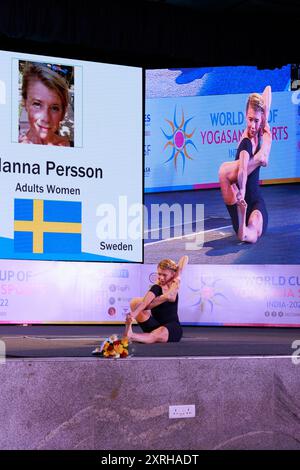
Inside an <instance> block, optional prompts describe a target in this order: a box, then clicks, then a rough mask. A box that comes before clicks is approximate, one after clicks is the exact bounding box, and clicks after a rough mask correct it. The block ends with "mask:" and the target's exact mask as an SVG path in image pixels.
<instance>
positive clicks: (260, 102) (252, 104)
mask: <svg viewBox="0 0 300 470" xmlns="http://www.w3.org/2000/svg"><path fill="white" fill-rule="evenodd" d="M249 108H252V109H253V110H254V111H255V112H257V111H260V112H261V115H262V119H261V126H260V131H259V134H260V135H261V134H262V132H263V129H264V127H265V125H266V107H265V102H264V99H263V97H262V95H260V94H259V93H252V94H251V95H250V96H249V98H248V101H247V105H246V114H247V112H248V109H249Z"/></svg>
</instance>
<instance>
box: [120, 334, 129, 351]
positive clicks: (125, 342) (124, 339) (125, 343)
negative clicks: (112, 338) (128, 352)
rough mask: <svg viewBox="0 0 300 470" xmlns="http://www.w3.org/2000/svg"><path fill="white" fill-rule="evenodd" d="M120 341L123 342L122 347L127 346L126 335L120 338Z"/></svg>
mask: <svg viewBox="0 0 300 470" xmlns="http://www.w3.org/2000/svg"><path fill="white" fill-rule="evenodd" d="M121 343H122V344H123V346H124V348H128V338H127V337H126V336H125V337H124V338H122V339H121Z"/></svg>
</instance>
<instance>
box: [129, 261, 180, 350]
mask: <svg viewBox="0 0 300 470" xmlns="http://www.w3.org/2000/svg"><path fill="white" fill-rule="evenodd" d="M187 262H188V257H187V256H183V257H182V258H181V259H180V260H179V263H178V265H177V264H176V263H175V262H174V261H172V260H170V259H165V260H162V261H161V262H160V263H159V264H158V266H157V276H158V281H157V283H156V284H154V285H153V286H152V287H151V288H150V289H149V291H148V292H147V293H146V295H145V296H144V298H141V297H135V298H134V299H132V301H131V302H130V308H131V312H130V313H129V314H128V315H127V318H126V329H125V336H127V337H128V338H129V339H131V340H132V341H137V342H140V343H167V342H178V341H180V339H181V336H182V328H181V325H180V322H179V318H178V312H177V310H178V290H179V285H180V274H181V272H182V270H183V268H184V266H185V265H186V264H187ZM134 319H136V320H137V322H138V324H139V326H140V327H141V328H142V330H143V333H134V332H133V331H132V322H133V320H134Z"/></svg>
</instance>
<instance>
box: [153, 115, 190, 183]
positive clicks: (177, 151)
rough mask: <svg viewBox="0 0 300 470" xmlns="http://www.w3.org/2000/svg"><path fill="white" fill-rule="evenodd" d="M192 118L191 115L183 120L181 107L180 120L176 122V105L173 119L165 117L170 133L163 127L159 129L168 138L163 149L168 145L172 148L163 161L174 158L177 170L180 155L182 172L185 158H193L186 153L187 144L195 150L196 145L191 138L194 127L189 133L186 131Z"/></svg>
mask: <svg viewBox="0 0 300 470" xmlns="http://www.w3.org/2000/svg"><path fill="white" fill-rule="evenodd" d="M192 119H194V117H191V118H189V119H187V120H185V117H184V112H183V109H182V113H181V121H180V124H178V123H177V117H176V106H175V110H174V117H173V121H170V120H169V119H165V121H167V122H168V123H169V124H170V126H171V131H172V133H171V134H167V133H166V132H165V131H164V130H163V129H161V130H162V133H163V134H164V136H165V138H166V139H167V140H168V142H167V143H166V145H165V146H164V150H166V148H168V147H170V149H172V154H171V156H170V157H169V158H168V160H166V161H165V163H168V162H170V161H171V160H174V166H175V169H176V171H177V159H178V157H179V156H180V157H181V160H182V174H183V173H184V169H185V161H186V158H188V159H189V160H193V158H192V157H191V156H190V155H189V154H188V151H187V146H188V145H191V146H192V147H194V149H196V150H197V147H196V145H195V144H194V142H193V141H192V140H191V138H192V137H193V135H194V132H195V130H196V128H195V129H194V130H193V131H192V132H190V133H188V131H187V128H188V124H189V122H190V121H191V120H192Z"/></svg>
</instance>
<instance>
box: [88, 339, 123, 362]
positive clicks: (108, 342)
mask: <svg viewBox="0 0 300 470" xmlns="http://www.w3.org/2000/svg"><path fill="white" fill-rule="evenodd" d="M128 348H129V341H128V338H127V337H126V336H124V337H122V338H120V337H119V336H118V335H111V336H109V338H105V340H104V341H103V343H102V344H101V345H100V346H99V347H97V348H96V349H95V350H94V351H93V352H92V354H95V355H98V356H102V357H115V358H119V357H121V358H124V357H127V356H128V354H129V353H128Z"/></svg>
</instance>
